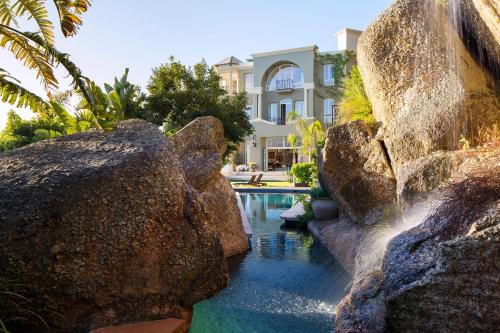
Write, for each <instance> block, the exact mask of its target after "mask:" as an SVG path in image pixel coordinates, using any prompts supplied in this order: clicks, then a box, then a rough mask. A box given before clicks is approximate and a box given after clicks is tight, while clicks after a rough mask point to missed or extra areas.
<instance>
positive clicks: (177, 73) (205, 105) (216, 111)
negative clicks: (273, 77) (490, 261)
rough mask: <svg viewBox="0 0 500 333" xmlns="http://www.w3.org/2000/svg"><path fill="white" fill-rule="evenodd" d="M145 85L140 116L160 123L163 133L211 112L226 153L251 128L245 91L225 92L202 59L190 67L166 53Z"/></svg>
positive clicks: (247, 133) (175, 129) (210, 68)
mask: <svg viewBox="0 0 500 333" xmlns="http://www.w3.org/2000/svg"><path fill="white" fill-rule="evenodd" d="M147 89H148V92H149V95H148V97H147V103H146V111H145V114H144V117H145V119H146V120H148V121H150V122H152V123H154V124H158V125H163V129H164V131H165V132H166V133H167V134H172V133H175V132H176V131H177V130H178V129H179V128H182V127H183V126H185V125H187V124H188V123H190V122H191V121H192V120H194V119H196V118H198V117H203V116H214V117H216V118H219V119H220V120H221V121H222V123H223V124H224V131H225V136H226V142H227V145H228V148H227V151H226V156H227V155H228V154H229V153H230V152H232V151H234V150H235V149H237V147H238V144H239V143H240V142H243V141H244V139H245V137H246V136H248V135H250V134H251V133H252V132H253V128H252V125H251V123H250V120H249V119H248V115H247V113H246V112H245V108H246V106H247V103H248V101H247V96H246V94H245V93H241V94H237V95H234V96H227V95H226V91H225V90H224V89H223V88H221V84H220V77H219V75H218V74H217V73H216V72H215V70H214V69H213V68H212V67H210V66H209V65H208V64H207V63H206V62H205V61H201V62H199V63H197V64H196V65H194V66H193V67H192V68H191V67H186V66H185V65H183V64H182V63H180V62H179V61H177V60H175V59H174V58H173V57H170V60H169V62H167V63H166V64H163V65H161V66H159V67H157V68H154V69H153V74H152V76H151V78H150V81H149V84H148V87H147Z"/></svg>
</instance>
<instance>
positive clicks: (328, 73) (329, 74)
mask: <svg viewBox="0 0 500 333" xmlns="http://www.w3.org/2000/svg"><path fill="white" fill-rule="evenodd" d="M323 73H324V83H325V86H328V87H331V86H333V85H334V84H335V77H334V76H333V64H327V65H324V66H323Z"/></svg>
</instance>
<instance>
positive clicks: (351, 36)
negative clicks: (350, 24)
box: [335, 28, 362, 52]
mask: <svg viewBox="0 0 500 333" xmlns="http://www.w3.org/2000/svg"><path fill="white" fill-rule="evenodd" d="M361 33H362V31H359V30H354V29H350V28H344V29H342V30H341V31H339V32H337V33H336V34H335V36H336V37H337V49H338V50H339V51H354V52H356V49H357V47H358V39H359V36H361Z"/></svg>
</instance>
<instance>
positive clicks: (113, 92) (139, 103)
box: [76, 68, 145, 129]
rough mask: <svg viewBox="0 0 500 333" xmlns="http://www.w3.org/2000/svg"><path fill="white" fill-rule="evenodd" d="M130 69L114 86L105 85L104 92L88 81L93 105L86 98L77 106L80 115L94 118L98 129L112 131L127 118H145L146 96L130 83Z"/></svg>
mask: <svg viewBox="0 0 500 333" xmlns="http://www.w3.org/2000/svg"><path fill="white" fill-rule="evenodd" d="M128 73H129V69H128V68H126V69H125V73H124V74H123V75H122V77H121V78H120V79H118V78H116V77H115V80H114V83H113V85H110V84H107V83H105V84H104V90H103V89H101V88H100V87H99V86H98V85H97V84H96V83H95V82H93V81H90V80H89V81H88V83H87V85H88V90H89V92H90V94H91V96H92V99H93V103H89V102H88V100H87V99H86V98H85V96H83V95H82V99H81V101H80V103H79V104H78V106H77V108H76V109H77V110H78V111H79V112H80V113H85V114H87V115H89V114H90V115H93V116H94V123H95V124H96V125H97V126H96V127H99V128H103V129H112V128H113V127H114V126H115V123H116V122H117V121H120V120H123V119H127V118H143V117H144V116H143V102H144V100H145V96H144V94H142V93H141V92H140V89H139V87H138V86H137V85H134V84H132V83H130V82H129V81H128Z"/></svg>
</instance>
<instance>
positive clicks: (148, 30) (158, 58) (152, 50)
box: [0, 0, 392, 129]
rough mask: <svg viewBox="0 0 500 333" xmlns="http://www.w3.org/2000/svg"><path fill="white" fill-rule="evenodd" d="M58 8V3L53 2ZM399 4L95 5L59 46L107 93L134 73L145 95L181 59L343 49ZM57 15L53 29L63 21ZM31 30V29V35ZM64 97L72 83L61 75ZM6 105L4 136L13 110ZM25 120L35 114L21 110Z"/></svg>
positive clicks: (16, 71)
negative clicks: (344, 34) (347, 35)
mask: <svg viewBox="0 0 500 333" xmlns="http://www.w3.org/2000/svg"><path fill="white" fill-rule="evenodd" d="M48 3H49V4H50V2H48ZM391 3H392V0H375V1H374V0H347V1H346V0H308V1H305V0H287V1H284V0H251V1H248V0H247V1H241V0H232V1H229V0H208V1H207V0H205V1H203V0H182V1H174V0H142V1H135V0H94V1H93V2H92V7H91V8H90V10H89V12H87V13H86V14H85V15H84V17H83V22H84V23H83V27H82V28H81V29H80V31H79V33H78V34H77V35H76V36H75V37H72V38H64V37H63V36H62V34H61V33H60V32H59V31H57V34H56V47H57V48H58V49H59V50H60V51H63V52H65V53H68V54H70V55H71V59H72V60H73V62H75V63H76V64H77V65H78V67H80V69H82V71H83V74H84V75H86V76H87V77H89V78H91V79H92V80H94V81H95V82H96V83H98V84H99V85H101V86H102V84H103V83H104V82H113V79H114V77H115V76H121V75H122V73H123V72H124V70H125V68H127V67H128V68H130V74H129V81H131V82H132V83H136V84H139V85H140V86H141V87H143V89H144V90H145V87H146V85H147V83H148V79H149V77H150V75H151V69H152V68H154V67H155V66H158V65H160V64H162V63H165V62H166V61H167V60H168V57H169V56H170V55H173V56H174V57H176V58H177V59H179V60H180V61H181V62H183V63H185V64H188V65H192V64H195V63H196V62H198V61H199V60H201V59H202V58H203V59H205V60H206V61H207V62H208V63H209V64H215V63H217V62H218V61H220V60H222V59H224V58H226V57H228V56H230V55H234V56H236V57H238V58H240V59H241V60H245V59H247V58H249V57H250V54H252V53H258V52H265V51H273V50H279V49H286V48H293V47H301V46H308V45H317V46H318V47H319V49H320V51H331V50H335V49H336V45H337V44H336V39H335V33H336V32H338V31H340V30H342V29H343V28H344V27H349V28H353V29H358V30H364V29H365V28H366V27H367V26H368V24H369V23H370V22H371V21H373V20H374V19H375V18H376V17H377V16H378V15H379V14H380V13H381V12H382V11H383V10H384V9H386V8H387V7H388V6H389V5H390V4H391ZM50 9H51V18H52V21H53V22H56V20H57V16H56V15H57V14H56V13H55V12H54V10H53V8H50ZM25 30H28V29H25ZM0 67H1V68H3V69H5V70H7V71H9V72H10V73H11V75H12V76H14V77H16V78H17V79H19V80H20V81H21V83H22V85H23V86H24V87H26V88H28V89H30V90H31V91H33V92H36V93H38V94H39V95H40V96H46V93H45V92H44V90H43V88H42V86H41V84H40V82H39V81H38V80H37V79H36V75H35V72H33V71H29V70H27V69H25V68H24V67H23V66H22V65H20V64H19V63H18V62H17V61H16V60H15V59H14V58H13V57H12V56H11V54H10V53H8V52H7V51H5V50H3V49H2V50H0ZM56 74H57V78H58V80H59V90H65V89H68V88H69V83H70V80H69V79H68V78H67V76H66V74H65V73H64V71H63V70H62V69H58V70H56ZM10 109H13V108H12V106H10V105H8V104H2V103H1V102H0V129H3V128H4V126H5V121H6V116H7V111H8V110H10ZM19 113H20V114H21V116H22V117H23V118H29V117H30V116H32V115H33V114H32V113H31V112H30V111H28V110H19Z"/></svg>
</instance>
